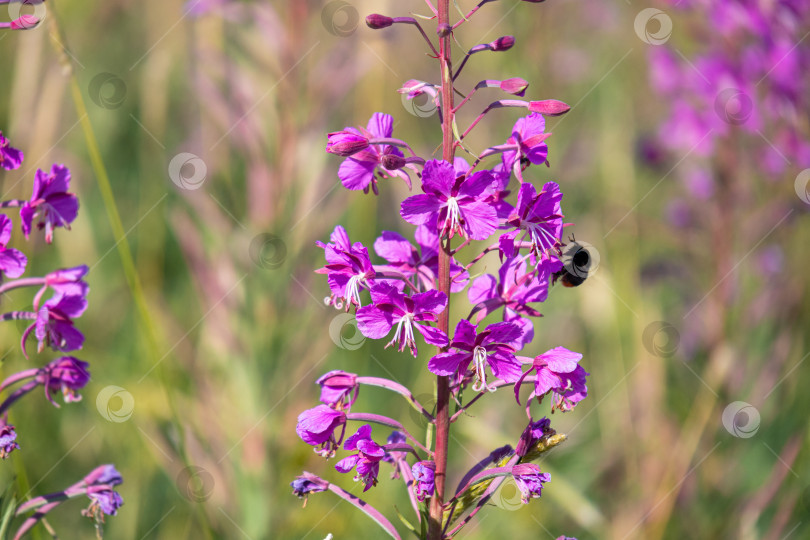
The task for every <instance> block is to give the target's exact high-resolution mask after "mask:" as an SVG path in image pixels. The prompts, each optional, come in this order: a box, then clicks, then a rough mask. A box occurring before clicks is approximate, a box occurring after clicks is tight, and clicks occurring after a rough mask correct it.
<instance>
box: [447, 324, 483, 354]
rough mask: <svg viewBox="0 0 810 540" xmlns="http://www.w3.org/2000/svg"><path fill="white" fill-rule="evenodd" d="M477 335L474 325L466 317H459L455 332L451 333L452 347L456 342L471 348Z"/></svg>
mask: <svg viewBox="0 0 810 540" xmlns="http://www.w3.org/2000/svg"><path fill="white" fill-rule="evenodd" d="M477 335H478V333H477V331H476V327H475V325H474V324H473V323H471V322H470V321H468V320H467V319H461V320H460V321H458V324H457V325H456V332H455V333H454V334H453V347H456V346H457V344H464V345H466V346H467V347H469V348H470V350H472V347H473V344H474V343H475V338H476V336H477Z"/></svg>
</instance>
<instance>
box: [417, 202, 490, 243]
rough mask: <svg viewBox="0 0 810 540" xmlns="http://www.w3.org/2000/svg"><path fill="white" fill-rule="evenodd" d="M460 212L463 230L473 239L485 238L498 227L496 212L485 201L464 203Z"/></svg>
mask: <svg viewBox="0 0 810 540" xmlns="http://www.w3.org/2000/svg"><path fill="white" fill-rule="evenodd" d="M461 213H462V215H463V216H464V232H465V233H466V234H467V236H469V237H470V238H472V239H473V240H486V239H487V238H489V237H490V235H491V234H492V233H494V232H495V230H496V229H497V228H498V213H497V212H496V211H495V209H494V208H493V207H492V206H490V205H488V204H487V203H484V202H474V203H470V204H465V205H464V207H463V208H462V210H461ZM406 221H407V220H406Z"/></svg>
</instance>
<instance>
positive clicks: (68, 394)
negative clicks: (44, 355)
mask: <svg viewBox="0 0 810 540" xmlns="http://www.w3.org/2000/svg"><path fill="white" fill-rule="evenodd" d="M88 366H89V364H88V363H87V362H83V361H81V360H79V359H78V358H74V357H72V356H63V357H61V358H57V359H56V360H53V361H52V362H50V363H49V364H48V365H46V366H44V367H43V368H42V369H40V371H39V373H38V374H37V377H36V380H37V381H38V382H39V383H40V384H41V385H42V387H43V388H44V389H45V397H47V398H48V401H50V402H51V403H53V405H54V406H56V407H58V406H59V405H58V404H57V403H56V402H55V401H54V400H53V397H52V394H56V393H57V392H59V391H61V392H62V396H63V399H64V401H65V403H71V402H75V401H81V399H82V396H80V395H79V394H77V393H76V391H77V390H81V389H82V388H84V387H85V386H86V385H87V383H88V382H89V381H90V372H89V371H88V370H87V367H88Z"/></svg>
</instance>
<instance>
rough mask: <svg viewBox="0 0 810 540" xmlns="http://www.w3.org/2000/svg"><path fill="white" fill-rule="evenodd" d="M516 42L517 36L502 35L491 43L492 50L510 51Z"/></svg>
mask: <svg viewBox="0 0 810 540" xmlns="http://www.w3.org/2000/svg"><path fill="white" fill-rule="evenodd" d="M514 44H515V38H514V37H512V36H502V37H499V38H498V39H496V40H495V41H493V42H492V43H490V44H489V46H490V50H493V51H496V52H501V51H508V50H509V49H511V48H512V46H513V45H514Z"/></svg>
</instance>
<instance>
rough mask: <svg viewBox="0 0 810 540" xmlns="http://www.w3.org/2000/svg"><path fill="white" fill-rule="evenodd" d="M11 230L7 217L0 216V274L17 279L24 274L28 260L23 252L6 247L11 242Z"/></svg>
mask: <svg viewBox="0 0 810 540" xmlns="http://www.w3.org/2000/svg"><path fill="white" fill-rule="evenodd" d="M11 228H12V223H11V220H10V219H9V218H8V216H7V215H5V214H0V272H2V274H3V275H5V276H6V277H10V278H18V277H20V276H21V275H23V273H24V272H25V265H26V264H28V259H27V258H26V256H25V254H24V253H23V252H21V251H18V250H16V249H13V248H9V247H6V246H7V245H8V243H9V241H10V240H11Z"/></svg>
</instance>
